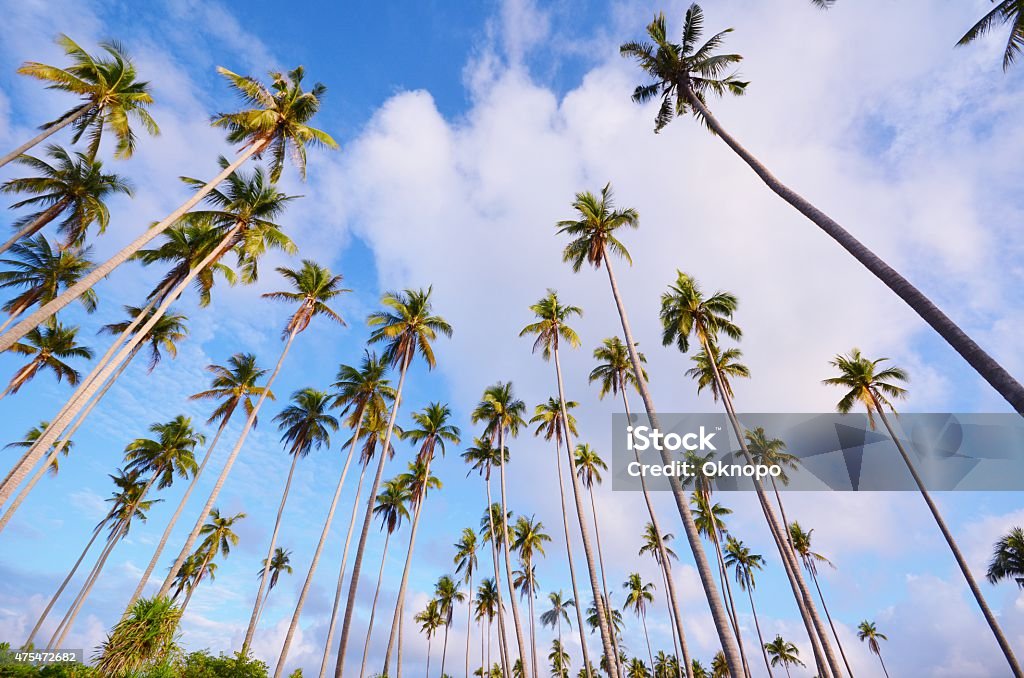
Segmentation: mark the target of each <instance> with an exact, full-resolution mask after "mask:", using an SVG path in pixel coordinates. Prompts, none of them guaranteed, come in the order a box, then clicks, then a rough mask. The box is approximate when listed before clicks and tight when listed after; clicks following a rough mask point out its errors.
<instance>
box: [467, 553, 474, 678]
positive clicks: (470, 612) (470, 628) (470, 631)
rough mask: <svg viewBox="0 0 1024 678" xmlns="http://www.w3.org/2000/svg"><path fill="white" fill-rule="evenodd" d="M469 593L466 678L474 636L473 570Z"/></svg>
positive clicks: (469, 579)
mask: <svg viewBox="0 0 1024 678" xmlns="http://www.w3.org/2000/svg"><path fill="white" fill-rule="evenodd" d="M468 581H469V592H468V594H467V596H466V678H469V643H470V639H471V637H472V635H473V569H472V567H470V569H469V577H468Z"/></svg>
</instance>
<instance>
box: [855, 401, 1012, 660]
mask: <svg viewBox="0 0 1024 678" xmlns="http://www.w3.org/2000/svg"><path fill="white" fill-rule="evenodd" d="M871 398H872V400H874V403H875V409H877V410H878V414H879V416H881V418H882V423H884V424H885V430H886V431H888V432H889V437H890V438H892V441H893V443H895V445H896V449H897V450H899V452H900V456H901V457H903V462H904V463H905V464H906V465H907V468H908V469H909V470H910V475H912V476H913V477H914V483H916V484H917V489H918V490H919V491H920V492H921V497H922V498H923V499H924V503H925V504H927V505H928V510H929V511H931V514H932V517H933V518H934V519H935V524H936V525H938V526H939V531H940V532H942V537H943V538H944V539H945V540H946V543H947V544H948V545H949V550H950V551H952V553H953V558H954V559H956V564H957V565H958V566H959V567H960V571H961V572H962V573H963V575H964V579H965V580H966V581H967V586H968V587H969V588H970V589H971V593H972V594H974V599H975V600H976V601H977V603H978V607H980V608H981V613H982V614H983V615H984V616H985V621H987V622H988V626H989V628H990V629H991V630H992V635H993V636H995V639H996V642H997V643H999V649H1000V650H1002V651H1003V655H1004V656H1005V657H1006V663H1007V664H1009V665H1010V671H1012V672H1013V675H1014V676H1015V677H1016V678H1024V671H1021V667H1020V663H1018V661H1017V657H1016V656H1015V655H1014V653H1013V648H1012V647H1010V643H1009V641H1008V640H1007V639H1006V635H1005V634H1004V633H1003V629H1002V628H1001V627H1000V626H999V622H998V621H997V620H996V616H995V615H994V614H992V610H991V609H990V608H989V606H988V603H987V602H986V601H985V596H983V595H982V593H981V589H980V588H978V582H977V581H975V579H974V575H973V574H971V568H970V567H969V566H968V565H967V561H966V560H965V559H964V556H963V554H962V553H961V552H960V546H959V545H958V544H957V542H956V538H955V537H954V536H953V533H952V532H951V531H950V530H949V526H947V525H946V521H945V519H944V518H943V517H942V514H941V513H940V512H939V507H937V506H936V505H935V502H933V501H932V497H931V494H929V492H928V490H927V489H925V486H924V481H922V480H921V476H919V475H918V473H917V468H916V467H915V466H914V464H913V462H912V461H911V460H910V456H909V455H908V454H907V451H906V450H905V449H903V443H901V442H900V440H899V438H898V437H896V432H895V431H893V430H892V425H891V424H890V423H889V418H888V417H887V416H886V415H885V410H883V409H882V404H881V403H880V402H879V401H878V398H877V397H876V396H875V394H874V393H872V394H871ZM878 656H879V659H881V656H882V655H878Z"/></svg>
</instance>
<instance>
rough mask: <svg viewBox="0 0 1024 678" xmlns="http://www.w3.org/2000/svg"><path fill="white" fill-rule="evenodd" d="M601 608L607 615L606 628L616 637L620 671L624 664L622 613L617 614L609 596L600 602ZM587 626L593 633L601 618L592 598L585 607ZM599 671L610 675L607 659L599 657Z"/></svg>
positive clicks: (599, 624)
mask: <svg viewBox="0 0 1024 678" xmlns="http://www.w3.org/2000/svg"><path fill="white" fill-rule="evenodd" d="M602 603H603V608H604V609H605V610H606V611H607V613H608V626H609V627H610V628H611V632H612V634H613V635H614V636H615V637H616V641H615V646H616V647H618V648H619V654H618V666H619V667H620V670H622V666H623V665H624V664H625V663H626V649H627V648H626V646H625V645H624V644H623V642H622V629H623V628H624V626H625V624H624V623H623V619H622V613H621V612H619V610H617V609H616V608H615V607H614V606H613V605H612V604H611V595H609V596H608V598H606V599H605V600H603V601H602ZM587 626H589V627H590V632H591V633H593V632H594V631H597V630H598V629H600V627H601V618H600V617H599V616H598V614H597V601H596V600H594V599H593V598H591V599H590V605H589V606H588V607H587ZM601 670H603V671H604V672H605V673H610V672H611V669H610V668H609V662H608V658H607V657H601Z"/></svg>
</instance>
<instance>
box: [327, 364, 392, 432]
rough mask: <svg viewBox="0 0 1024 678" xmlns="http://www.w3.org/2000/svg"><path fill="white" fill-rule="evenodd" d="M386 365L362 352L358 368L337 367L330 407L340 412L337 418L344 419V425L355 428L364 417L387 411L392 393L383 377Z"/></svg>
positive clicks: (349, 366) (385, 372) (387, 381)
mask: <svg viewBox="0 0 1024 678" xmlns="http://www.w3.org/2000/svg"><path fill="white" fill-rule="evenodd" d="M387 371H388V366H387V363H385V362H384V361H383V360H380V359H379V358H378V357H377V354H376V353H371V352H370V351H364V352H363V360H362V362H361V363H360V364H359V367H353V366H351V365H340V366H339V367H338V375H337V377H336V378H335V379H336V380H335V382H334V383H333V384H331V386H333V387H334V389H335V391H334V406H335V407H340V408H341V414H342V415H343V416H344V415H348V418H347V419H346V420H345V425H346V426H347V427H349V428H355V426H356V424H357V422H359V420H360V419H361V418H364V417H365V415H366V414H367V413H370V412H373V413H375V414H377V415H380V414H381V413H383V412H384V411H385V410H387V407H388V403H389V402H391V401H393V400H394V399H395V389H393V388H392V387H391V386H390V382H389V380H388V379H387V377H386V376H385V375H386V374H387Z"/></svg>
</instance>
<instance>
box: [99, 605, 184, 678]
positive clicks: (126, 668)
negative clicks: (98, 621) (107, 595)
mask: <svg viewBox="0 0 1024 678" xmlns="http://www.w3.org/2000/svg"><path fill="white" fill-rule="evenodd" d="M181 615H182V611H181V609H180V608H178V607H176V606H175V605H174V603H173V602H172V601H171V600H169V599H167V598H147V599H144V600H140V601H138V602H137V603H135V605H133V606H132V609H131V610H130V611H129V613H128V614H127V615H125V616H124V618H122V619H121V621H119V622H118V624H117V626H115V627H114V629H113V630H112V631H111V632H110V635H108V636H107V638H106V640H104V641H103V644H102V645H101V646H100V648H99V650H98V652H97V655H96V669H97V671H99V672H100V674H101V675H104V676H125V675H137V674H139V673H142V672H144V670H145V669H147V668H155V667H157V666H159V665H160V664H162V663H163V662H165V661H166V660H167V658H168V657H169V656H170V655H171V654H172V653H173V652H174V650H175V649H176V646H175V643H174V641H175V639H176V633H177V629H178V622H179V621H180V620H181Z"/></svg>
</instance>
